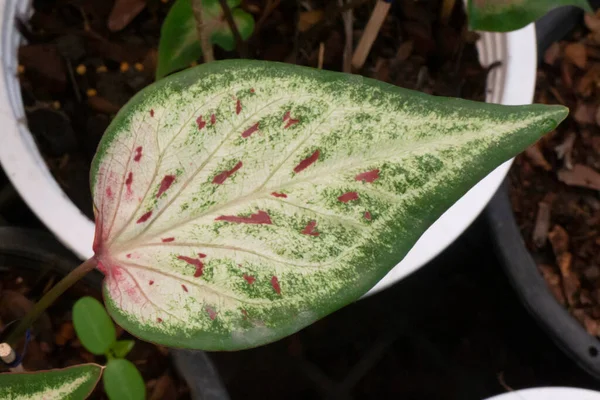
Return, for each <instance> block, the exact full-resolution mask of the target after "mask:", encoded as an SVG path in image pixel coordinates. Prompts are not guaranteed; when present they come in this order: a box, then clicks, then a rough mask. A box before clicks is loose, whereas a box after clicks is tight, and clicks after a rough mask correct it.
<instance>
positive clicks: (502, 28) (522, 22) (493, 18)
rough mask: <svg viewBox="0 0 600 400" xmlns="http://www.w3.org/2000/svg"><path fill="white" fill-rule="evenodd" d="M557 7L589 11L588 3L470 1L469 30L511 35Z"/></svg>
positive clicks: (574, 0)
mask: <svg viewBox="0 0 600 400" xmlns="http://www.w3.org/2000/svg"><path fill="white" fill-rule="evenodd" d="M560 6H577V7H580V8H583V9H584V10H585V11H588V12H591V11H592V9H591V7H590V5H589V3H588V1H587V0H469V3H468V19H469V27H470V28H471V29H473V30H480V31H490V32H508V31H514V30H517V29H521V28H523V27H525V26H526V25H528V24H530V23H532V22H535V21H536V20H537V19H538V18H540V17H542V16H544V14H546V13H547V12H548V11H550V10H552V9H553V8H556V7H560Z"/></svg>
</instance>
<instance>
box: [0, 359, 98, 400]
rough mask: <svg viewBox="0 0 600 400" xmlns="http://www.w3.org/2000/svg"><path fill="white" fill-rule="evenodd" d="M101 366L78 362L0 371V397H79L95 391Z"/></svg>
mask: <svg viewBox="0 0 600 400" xmlns="http://www.w3.org/2000/svg"><path fill="white" fill-rule="evenodd" d="M101 375H102V367H101V366H100V365H98V364H81V365H76V366H74V367H69V368H64V369H54V370H48V371H39V372H25V373H10V372H8V373H4V374H0V400H33V399H44V400H78V399H85V398H87V397H88V396H89V394H90V393H91V392H92V390H94V387H96V384H97V383H98V380H99V379H100V376H101Z"/></svg>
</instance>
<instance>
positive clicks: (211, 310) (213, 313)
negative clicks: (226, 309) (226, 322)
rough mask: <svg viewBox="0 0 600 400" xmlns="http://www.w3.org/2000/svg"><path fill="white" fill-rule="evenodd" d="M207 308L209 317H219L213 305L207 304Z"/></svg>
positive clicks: (213, 318)
mask: <svg viewBox="0 0 600 400" xmlns="http://www.w3.org/2000/svg"><path fill="white" fill-rule="evenodd" d="M205 310H206V313H207V314H208V318H210V319H212V320H213V321H214V320H215V318H217V312H216V311H215V310H214V309H213V308H212V307H209V306H206V307H205Z"/></svg>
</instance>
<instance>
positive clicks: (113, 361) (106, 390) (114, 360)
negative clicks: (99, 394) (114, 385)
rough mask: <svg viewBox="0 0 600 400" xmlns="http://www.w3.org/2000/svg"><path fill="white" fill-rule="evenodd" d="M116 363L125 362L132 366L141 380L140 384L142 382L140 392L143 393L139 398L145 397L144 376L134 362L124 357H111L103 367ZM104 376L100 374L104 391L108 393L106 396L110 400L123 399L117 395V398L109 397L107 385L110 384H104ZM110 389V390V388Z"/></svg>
mask: <svg viewBox="0 0 600 400" xmlns="http://www.w3.org/2000/svg"><path fill="white" fill-rule="evenodd" d="M116 363H125V364H127V365H130V366H131V367H132V368H133V369H134V370H135V371H136V372H137V375H138V376H139V378H140V382H141V384H142V385H141V387H142V388H143V392H142V393H143V395H142V397H141V398H142V399H144V398H146V394H147V393H146V385H145V383H144V378H143V377H142V374H141V372H140V370H139V369H138V368H137V367H136V366H135V364H134V363H132V362H131V361H129V360H126V359H124V358H115V359H112V360H109V361H108V363H107V364H106V367H105V369H106V370H109V368H110V367H109V365H111V364H112V365H115V364H116ZM106 376H107V375H106V374H104V375H103V376H102V383H103V384H104V391H105V392H106V394H107V395H108V397H109V398H110V399H111V400H122V399H123V398H122V397H118V398H117V397H115V398H111V397H110V394H109V390H108V387H109V386H111V385H107V384H106ZM128 386H130V387H131V386H132V385H128ZM111 391H112V390H111Z"/></svg>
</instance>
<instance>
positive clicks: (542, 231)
mask: <svg viewBox="0 0 600 400" xmlns="http://www.w3.org/2000/svg"><path fill="white" fill-rule="evenodd" d="M545 200H546V199H545ZM551 210H552V202H551V200H550V201H540V202H539V203H538V211H537V215H536V218H535V226H534V228H533V235H532V236H533V243H534V244H535V245H536V246H537V247H542V246H544V245H545V244H546V240H548V231H549V230H550V216H551Z"/></svg>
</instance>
